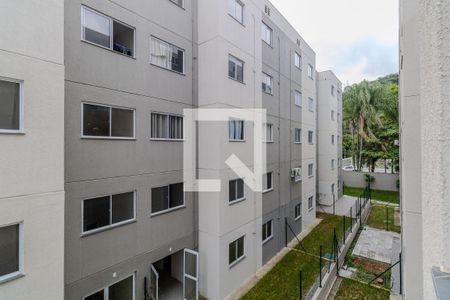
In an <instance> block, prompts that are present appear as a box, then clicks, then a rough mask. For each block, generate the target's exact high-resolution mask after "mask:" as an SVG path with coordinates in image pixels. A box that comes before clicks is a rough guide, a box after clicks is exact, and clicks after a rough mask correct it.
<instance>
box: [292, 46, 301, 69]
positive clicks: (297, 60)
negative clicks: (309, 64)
mask: <svg viewBox="0 0 450 300" xmlns="http://www.w3.org/2000/svg"><path fill="white" fill-rule="evenodd" d="M294 66H296V67H297V68H298V69H300V70H301V69H302V56H301V55H300V54H299V53H298V52H297V51H295V52H294Z"/></svg>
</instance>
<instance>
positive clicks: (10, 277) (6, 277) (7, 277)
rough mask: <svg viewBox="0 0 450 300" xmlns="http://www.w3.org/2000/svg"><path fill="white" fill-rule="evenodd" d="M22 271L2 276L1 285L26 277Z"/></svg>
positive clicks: (0, 278)
mask: <svg viewBox="0 0 450 300" xmlns="http://www.w3.org/2000/svg"><path fill="white" fill-rule="evenodd" d="M24 276H25V274H23V273H22V271H18V272H14V273H11V274H8V275H4V276H0V285H1V284H3V283H7V282H9V281H13V280H16V279H19V278H22V277H24Z"/></svg>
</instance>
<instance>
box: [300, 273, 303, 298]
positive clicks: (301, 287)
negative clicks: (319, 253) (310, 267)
mask: <svg viewBox="0 0 450 300" xmlns="http://www.w3.org/2000/svg"><path fill="white" fill-rule="evenodd" d="M299 277H300V295H299V296H300V300H302V299H303V296H302V294H303V286H302V271H301V270H300V276H299Z"/></svg>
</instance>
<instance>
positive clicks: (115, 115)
mask: <svg viewBox="0 0 450 300" xmlns="http://www.w3.org/2000/svg"><path fill="white" fill-rule="evenodd" d="M111 114H112V115H111V136H114V137H133V136H134V110H129V109H118V108H112V109H111Z"/></svg>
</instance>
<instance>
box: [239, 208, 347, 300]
mask: <svg viewBox="0 0 450 300" xmlns="http://www.w3.org/2000/svg"><path fill="white" fill-rule="evenodd" d="M317 217H318V218H321V219H322V221H321V222H320V223H319V225H317V226H316V227H315V228H314V229H313V230H312V231H311V232H310V233H309V234H308V235H307V236H306V237H305V238H304V239H303V240H302V245H303V246H304V248H305V250H306V252H308V253H310V254H313V255H316V256H317V257H315V256H312V255H308V254H305V253H302V252H300V251H296V250H291V251H290V252H289V253H288V254H286V256H284V257H283V258H282V259H281V260H280V261H279V262H278V263H277V264H276V265H275V266H274V267H273V268H272V269H271V270H270V271H269V272H268V273H267V274H266V275H265V276H264V277H263V278H261V280H259V281H258V283H257V284H256V285H255V286H254V287H253V288H252V289H251V290H250V291H249V292H248V293H247V294H246V295H245V296H244V297H242V299H244V300H256V299H258V300H259V299H298V298H299V290H300V288H299V285H300V284H299V272H300V270H301V271H302V286H303V296H305V295H306V293H307V292H308V291H309V289H310V288H311V286H312V285H313V284H314V281H315V280H316V278H317V277H318V276H319V258H318V256H319V248H320V245H323V249H324V251H323V255H325V253H327V252H328V253H330V252H331V245H332V244H331V243H332V237H333V228H335V227H336V235H337V236H338V238H340V239H342V236H343V228H344V224H343V217H342V216H333V215H330V214H324V213H318V214H317ZM345 227H346V228H349V227H350V218H349V217H347V218H346V226H345ZM296 249H298V250H303V249H302V247H301V246H300V245H297V246H296ZM322 263H323V266H325V264H326V261H325V260H323V262H322Z"/></svg>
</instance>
